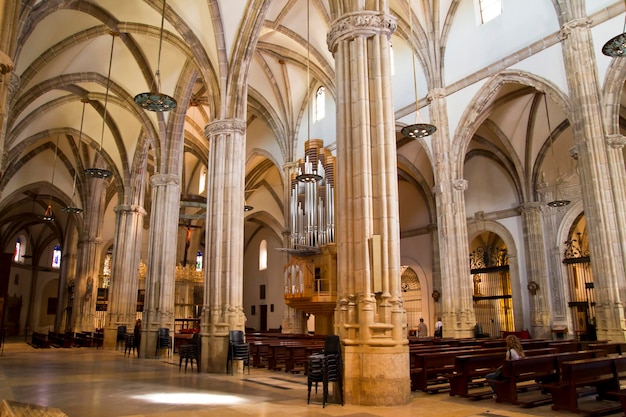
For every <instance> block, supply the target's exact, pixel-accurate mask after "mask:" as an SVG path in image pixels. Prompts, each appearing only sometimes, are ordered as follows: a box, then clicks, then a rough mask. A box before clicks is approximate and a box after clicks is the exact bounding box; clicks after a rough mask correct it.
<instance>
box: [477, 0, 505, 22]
mask: <svg viewBox="0 0 626 417" xmlns="http://www.w3.org/2000/svg"><path fill="white" fill-rule="evenodd" d="M478 4H479V6H480V22H481V23H483V24H485V23H487V22H489V21H490V20H493V19H495V18H496V17H498V16H499V15H500V14H501V13H502V0H478Z"/></svg>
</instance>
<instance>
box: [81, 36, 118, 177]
mask: <svg viewBox="0 0 626 417" xmlns="http://www.w3.org/2000/svg"><path fill="white" fill-rule="evenodd" d="M110 34H111V56H110V57H109V74H108V75H107V88H106V92H105V94H104V112H103V115H102V134H101V136H100V149H99V152H100V154H101V155H102V144H103V142H104V128H105V127H106V120H107V104H108V102H109V86H110V85H111V67H112V65H113V47H114V46H115V37H116V36H117V35H118V34H117V33H116V32H110ZM85 174H86V175H88V176H90V177H93V178H109V177H110V176H111V175H113V173H112V172H111V171H109V170H107V169H104V168H87V169H86V170H85Z"/></svg>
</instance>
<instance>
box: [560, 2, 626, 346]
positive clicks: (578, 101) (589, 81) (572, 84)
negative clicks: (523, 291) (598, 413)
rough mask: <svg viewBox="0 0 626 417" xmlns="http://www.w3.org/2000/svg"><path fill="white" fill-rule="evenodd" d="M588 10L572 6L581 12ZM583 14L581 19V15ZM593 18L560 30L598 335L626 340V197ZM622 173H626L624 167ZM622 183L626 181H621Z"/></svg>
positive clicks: (577, 11)
mask: <svg viewBox="0 0 626 417" xmlns="http://www.w3.org/2000/svg"><path fill="white" fill-rule="evenodd" d="M581 10H584V8H574V7H572V10H571V11H572V12H574V13H582V11H581ZM576 17H578V18H576ZM590 25H591V22H590V21H589V20H587V18H585V17H582V16H575V18H574V19H572V20H570V21H569V22H567V23H565V24H564V25H563V27H562V28H561V39H562V50H563V57H564V61H565V73H566V75H567V82H568V86H569V90H570V100H571V106H570V107H571V108H572V109H573V112H572V116H571V117H572V128H573V133H574V142H575V144H576V147H577V149H578V161H579V168H580V171H579V173H580V180H581V185H582V190H583V192H582V196H583V204H584V207H585V216H586V218H587V231H588V236H589V249H590V254H591V265H592V268H593V277H594V284H595V290H594V291H595V293H596V300H597V304H596V316H597V317H596V321H597V332H598V338H599V339H603V340H612V341H625V340H626V331H625V328H624V323H625V318H626V316H625V314H624V304H623V301H622V298H621V296H620V289H619V287H620V285H621V286H622V287H623V286H624V273H625V271H624V262H625V259H624V256H623V252H622V248H621V243H620V231H619V227H618V226H619V224H618V222H617V216H616V213H617V212H621V211H622V210H623V208H620V207H619V206H620V205H622V203H623V201H619V202H618V201H617V200H615V198H614V197H615V196H614V194H613V182H612V180H611V176H610V170H609V169H608V167H609V158H608V156H607V146H606V143H605V134H604V126H603V124H602V106H601V104H602V103H600V97H602V94H601V92H600V90H599V85H600V82H599V79H598V74H597V71H596V66H595V65H589V63H590V62H592V63H594V62H596V59H595V53H594V48H595V44H594V42H593V39H592V34H591V29H590ZM621 171H622V175H623V169H622V170H621ZM622 181H623V180H622Z"/></svg>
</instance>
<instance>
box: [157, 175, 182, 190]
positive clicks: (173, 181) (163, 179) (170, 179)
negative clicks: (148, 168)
mask: <svg viewBox="0 0 626 417" xmlns="http://www.w3.org/2000/svg"><path fill="white" fill-rule="evenodd" d="M179 183H180V178H179V177H178V175H174V174H154V175H153V176H151V177H150V185H151V186H152V187H159V186H164V185H178V184H179Z"/></svg>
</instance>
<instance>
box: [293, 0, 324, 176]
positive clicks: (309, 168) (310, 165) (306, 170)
mask: <svg viewBox="0 0 626 417" xmlns="http://www.w3.org/2000/svg"><path fill="white" fill-rule="evenodd" d="M309 7H310V5H309V0H307V2H306V58H307V60H306V62H307V64H306V88H307V90H306V101H307V103H308V105H307V108H308V112H307V118H308V123H307V142H306V143H309V142H310V141H311V106H312V103H311V89H310V85H311V40H310V37H311V29H310V24H309V20H310V19H309ZM299 162H300V163H299V165H300V168H299V172H298V175H296V180H297V181H299V182H310V183H317V182H319V181H321V180H322V178H323V177H322V176H321V175H319V174H318V165H319V160H318V159H317V152H316V153H315V156H313V155H307V154H306V150H305V157H304V161H303V162H302V161H299Z"/></svg>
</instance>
